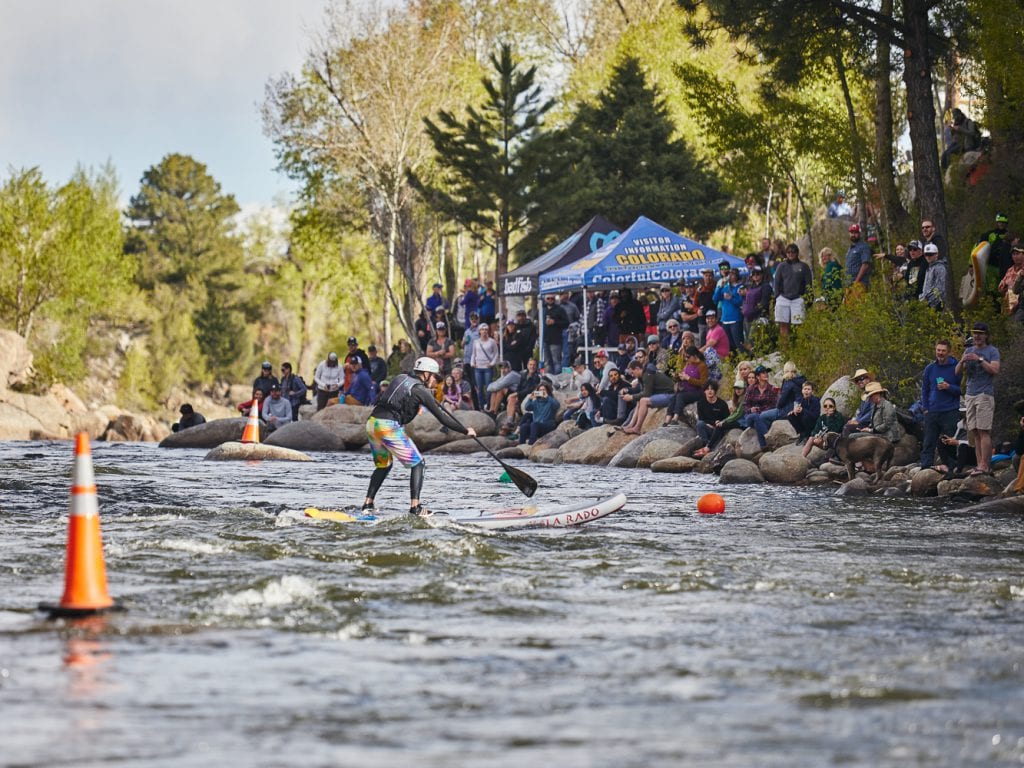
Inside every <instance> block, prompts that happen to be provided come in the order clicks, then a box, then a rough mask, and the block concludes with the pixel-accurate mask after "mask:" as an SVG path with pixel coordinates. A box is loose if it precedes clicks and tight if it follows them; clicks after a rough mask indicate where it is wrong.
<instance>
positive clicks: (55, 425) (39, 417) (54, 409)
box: [0, 390, 74, 440]
mask: <svg viewBox="0 0 1024 768" xmlns="http://www.w3.org/2000/svg"><path fill="white" fill-rule="evenodd" d="M0 401H2V402H4V403H6V404H7V405H9V406H11V407H13V408H16V409H18V410H19V411H23V412H24V413H26V414H30V415H31V417H32V418H33V419H35V420H36V421H38V422H39V423H40V425H41V430H40V432H39V434H38V436H36V437H33V438H31V439H33V440H36V439H46V438H58V439H66V438H69V437H71V436H72V434H74V433H73V431H72V430H73V426H72V423H73V420H72V418H71V414H70V413H68V412H67V411H65V410H64V408H63V407H62V406H61V404H60V403H59V402H58V401H57V400H56V399H55V398H53V397H49V396H43V395H26V394H22V393H21V392H14V391H12V390H7V391H6V392H2V393H0ZM19 420H20V419H19ZM14 439H18V438H14ZM21 439H29V438H21Z"/></svg>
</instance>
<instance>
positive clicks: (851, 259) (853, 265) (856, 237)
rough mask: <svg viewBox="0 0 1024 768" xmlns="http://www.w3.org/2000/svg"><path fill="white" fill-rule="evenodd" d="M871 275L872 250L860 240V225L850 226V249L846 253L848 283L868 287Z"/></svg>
mask: <svg viewBox="0 0 1024 768" xmlns="http://www.w3.org/2000/svg"><path fill="white" fill-rule="evenodd" d="M870 274H871V249H870V248H868V245H867V243H865V242H862V241H861V239H860V225H859V224H851V225H850V248H849V250H848V251H847V252H846V283H847V285H856V284H857V283H860V284H861V285H862V286H863V287H864V288H865V289H866V288H867V287H868V282H869V281H870Z"/></svg>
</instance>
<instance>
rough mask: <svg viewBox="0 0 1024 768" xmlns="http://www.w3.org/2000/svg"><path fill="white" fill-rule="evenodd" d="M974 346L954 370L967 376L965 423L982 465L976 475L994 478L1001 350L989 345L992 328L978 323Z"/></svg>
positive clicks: (975, 327)
mask: <svg viewBox="0 0 1024 768" xmlns="http://www.w3.org/2000/svg"><path fill="white" fill-rule="evenodd" d="M971 338H972V339H973V340H974V346H972V347H968V348H967V349H966V351H964V355H963V357H962V358H961V359H960V362H959V363H957V364H956V368H955V369H954V370H955V372H956V375H957V376H960V375H961V374H962V373H964V372H966V373H967V397H966V404H967V413H966V414H965V415H964V423H965V425H966V426H967V429H968V430H969V431H970V432H971V434H972V435H973V436H974V453H975V455H976V456H977V459H978V465H977V466H976V467H975V468H974V469H972V470H971V474H972V475H990V474H992V465H991V460H992V423H993V421H994V419H995V410H996V395H995V377H996V376H998V375H999V361H1000V358H999V350H998V349H997V348H996V347H995V346H994V345H992V344H989V341H988V325H987V324H986V323H975V324H974V326H973V327H972V328H971Z"/></svg>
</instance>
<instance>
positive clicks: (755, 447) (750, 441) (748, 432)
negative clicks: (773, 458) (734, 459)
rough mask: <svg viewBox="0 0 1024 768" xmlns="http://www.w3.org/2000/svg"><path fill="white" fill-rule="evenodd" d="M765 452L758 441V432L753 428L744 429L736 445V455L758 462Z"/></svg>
mask: <svg viewBox="0 0 1024 768" xmlns="http://www.w3.org/2000/svg"><path fill="white" fill-rule="evenodd" d="M763 451H764V449H763V448H762V447H761V443H759V442H758V440H757V430H756V429H754V428H753V427H747V428H746V429H744V430H743V432H742V434H741V435H740V439H739V441H738V442H737V444H736V455H737V456H739V457H740V458H741V459H746V460H747V461H756V460H757V457H758V456H760V455H761V453H762V452H763Z"/></svg>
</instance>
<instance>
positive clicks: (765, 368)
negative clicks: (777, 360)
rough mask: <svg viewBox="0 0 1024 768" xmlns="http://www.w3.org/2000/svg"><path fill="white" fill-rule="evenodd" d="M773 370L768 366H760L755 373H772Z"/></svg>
mask: <svg viewBox="0 0 1024 768" xmlns="http://www.w3.org/2000/svg"><path fill="white" fill-rule="evenodd" d="M771 372H772V369H771V368H769V367H768V366H767V365H759V366H757V368H755V369H754V373H771Z"/></svg>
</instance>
